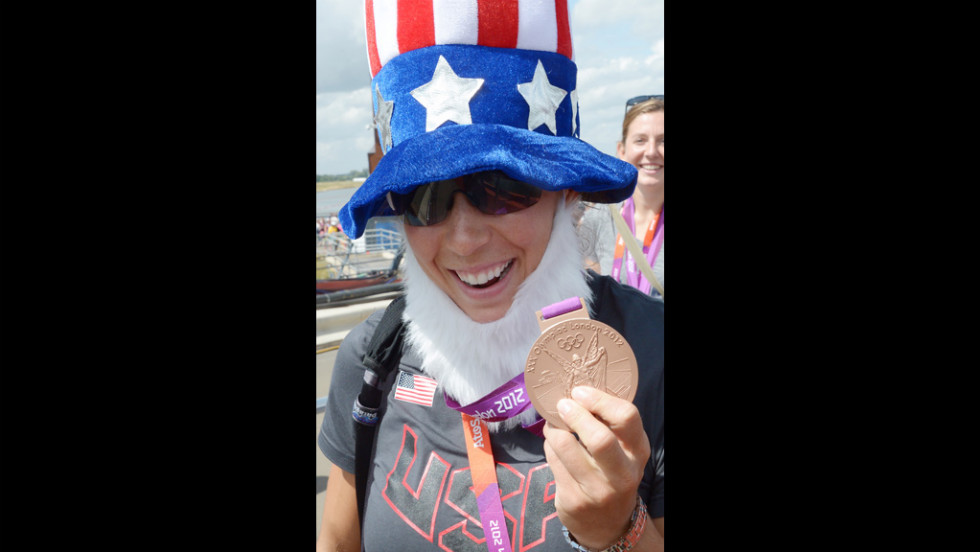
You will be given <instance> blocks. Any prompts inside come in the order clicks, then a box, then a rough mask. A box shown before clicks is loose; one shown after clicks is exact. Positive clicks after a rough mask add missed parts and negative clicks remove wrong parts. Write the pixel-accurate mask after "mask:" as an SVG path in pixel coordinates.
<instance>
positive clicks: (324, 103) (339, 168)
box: [316, 86, 374, 174]
mask: <svg viewBox="0 0 980 552" xmlns="http://www.w3.org/2000/svg"><path fill="white" fill-rule="evenodd" d="M371 109H372V108H371V88H370V86H364V87H361V88H357V89H355V90H351V91H346V92H345V91H340V92H326V93H323V94H317V96H316V173H317V174H342V173H346V172H349V171H352V170H361V169H366V168H367V166H368V159H367V156H368V152H369V151H371V149H372V148H373V147H374V134H373V132H374V131H373V130H372V129H371V127H370V125H371V119H372V115H373V113H372V110H371Z"/></svg>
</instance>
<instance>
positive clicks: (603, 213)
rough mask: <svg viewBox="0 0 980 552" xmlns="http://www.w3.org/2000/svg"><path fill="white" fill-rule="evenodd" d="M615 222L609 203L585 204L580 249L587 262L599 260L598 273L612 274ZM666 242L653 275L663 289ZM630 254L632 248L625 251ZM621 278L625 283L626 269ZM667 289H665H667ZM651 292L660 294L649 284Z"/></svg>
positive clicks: (661, 248)
mask: <svg viewBox="0 0 980 552" xmlns="http://www.w3.org/2000/svg"><path fill="white" fill-rule="evenodd" d="M618 208H622V204H620V205H619V206H618ZM617 234H618V232H616V224H615V223H614V222H613V218H612V214H611V213H610V212H609V207H608V205H606V204H604V203H586V204H585V212H584V213H583V214H582V220H581V222H580V223H579V227H578V239H579V248H580V249H581V250H582V255H583V257H585V259H586V260H587V261H591V262H597V263H599V272H600V273H601V274H605V275H607V276H608V275H609V274H611V273H612V264H613V253H614V252H615V249H616V235H617ZM664 245H666V243H664V244H661V245H660V253H658V254H657V257H656V259H654V262H653V274H654V276H656V277H657V281H659V282H660V285H661V286H662V287H664V288H666V287H667V286H666V285H665V284H664ZM625 254H626V255H628V254H629V251H627V252H626V253H625ZM619 281H620V282H623V283H626V270H625V268H624V269H623V270H621V271H620V275H619ZM664 291H666V289H665V290H664ZM650 295H655V296H659V295H660V294H659V293H658V292H657V290H656V288H654V287H653V286H650Z"/></svg>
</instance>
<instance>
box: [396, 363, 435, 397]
mask: <svg viewBox="0 0 980 552" xmlns="http://www.w3.org/2000/svg"><path fill="white" fill-rule="evenodd" d="M436 385H437V384H436V380H434V379H432V378H427V377H425V376H417V375H414V374H408V373H405V372H402V371H399V372H398V385H397V386H396V387H395V398H396V399H399V400H402V401H405V402H410V403H415V404H421V405H422V406H432V397H433V396H434V395H435V393H436Z"/></svg>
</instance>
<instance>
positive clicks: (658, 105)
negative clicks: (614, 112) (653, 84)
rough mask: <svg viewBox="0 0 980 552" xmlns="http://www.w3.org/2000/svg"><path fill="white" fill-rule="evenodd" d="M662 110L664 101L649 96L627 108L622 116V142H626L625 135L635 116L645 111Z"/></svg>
mask: <svg viewBox="0 0 980 552" xmlns="http://www.w3.org/2000/svg"><path fill="white" fill-rule="evenodd" d="M663 110H664V101H663V100H658V99H656V98H651V99H649V100H647V101H645V102H640V103H638V104H636V105H634V106H633V107H631V108H630V109H629V111H627V112H626V116H625V117H623V139H622V140H623V143H624V144H625V143H626V135H627V133H628V132H629V129H630V125H631V124H633V121H634V120H636V118H637V117H639V116H640V115H643V114H645V113H655V112H657V111H663Z"/></svg>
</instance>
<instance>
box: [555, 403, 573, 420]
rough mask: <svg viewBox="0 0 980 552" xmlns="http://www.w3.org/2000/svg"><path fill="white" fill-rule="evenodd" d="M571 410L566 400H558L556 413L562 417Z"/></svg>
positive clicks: (570, 404) (570, 405)
mask: <svg viewBox="0 0 980 552" xmlns="http://www.w3.org/2000/svg"><path fill="white" fill-rule="evenodd" d="M571 409H572V402H571V401H570V400H568V399H559V400H558V413H559V414H561V415H562V417H564V416H565V415H567V414H568V412H569V411H570V410H571Z"/></svg>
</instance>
